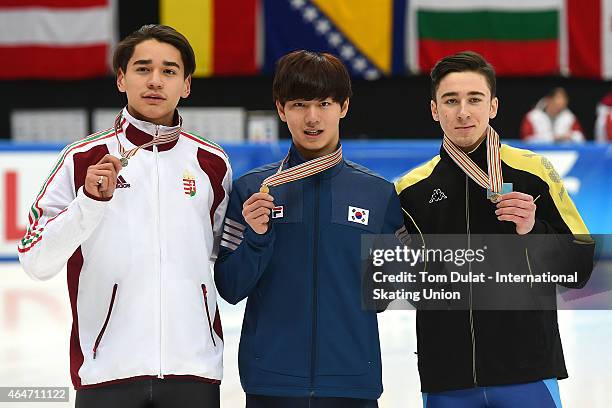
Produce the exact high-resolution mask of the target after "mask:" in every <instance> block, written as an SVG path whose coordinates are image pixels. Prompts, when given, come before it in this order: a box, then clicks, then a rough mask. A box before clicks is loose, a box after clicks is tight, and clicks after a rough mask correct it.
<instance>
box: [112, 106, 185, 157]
mask: <svg viewBox="0 0 612 408" xmlns="http://www.w3.org/2000/svg"><path fill="white" fill-rule="evenodd" d="M122 112H123V111H122ZM122 118H123V115H122V114H121V112H119V114H118V115H117V116H116V117H115V137H116V138H117V143H118V144H119V154H120V155H121V159H119V161H120V162H121V165H122V166H123V167H126V166H127V165H128V160H129V159H131V158H132V157H134V156H135V155H136V153H138V151H139V150H140V149H146V148H147V147H150V146H155V145H161V144H164V143H169V142H174V141H175V140H177V139H178V138H179V136H180V135H181V132H182V131H183V118H181V117H180V115H179V127H178V129H177V130H175V131H172V132H170V133H167V134H165V135H161V136H158V135H155V136H154V137H153V139H151V140H150V141H148V142H147V143H145V144H142V145H140V146H136V147H134V148H132V149H130V150H126V149H125V147H123V145H122V144H121V142H120V141H119V129H121V119H122Z"/></svg>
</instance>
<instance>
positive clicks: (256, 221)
mask: <svg viewBox="0 0 612 408" xmlns="http://www.w3.org/2000/svg"><path fill="white" fill-rule="evenodd" d="M288 159H289V154H287V156H285V158H284V159H283V161H282V162H281V165H280V166H279V167H278V170H277V171H276V173H274V174H273V175H271V176H270V177H267V178H266V179H265V180H264V181H263V182H262V183H261V187H260V188H259V192H258V193H255V194H253V195H252V196H251V197H249V198H248V200H246V201H245V202H244V204H243V206H242V216H243V217H244V220H245V221H246V222H247V223H248V224H249V225H250V226H251V228H252V229H253V231H255V232H257V233H258V234H265V233H266V232H267V231H268V224H269V222H270V212H271V211H272V208H274V198H273V197H272V196H271V195H270V187H274V186H280V185H281V184H285V183H290V182H292V181H296V180H300V179H303V178H306V177H309V176H312V175H314V174H317V173H320V172H322V171H325V170H327V169H329V168H331V167H333V166H335V165H336V164H338V163H340V162H341V161H342V147H339V148H338V150H336V151H334V152H332V153H330V154H327V155H325V156H321V157H317V158H316V159H312V160H309V161H307V162H304V163H302V164H299V165H297V166H294V167H291V168H288V169H285V170H283V167H284V166H285V163H287V161H288Z"/></svg>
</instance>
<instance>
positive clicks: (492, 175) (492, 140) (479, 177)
mask: <svg viewBox="0 0 612 408" xmlns="http://www.w3.org/2000/svg"><path fill="white" fill-rule="evenodd" d="M442 146H443V147H444V150H446V153H448V155H449V156H450V157H451V158H452V159H453V161H454V162H455V164H456V165H457V166H459V168H460V169H461V170H463V172H464V173H465V174H467V175H468V176H469V177H470V178H471V179H472V180H474V182H475V183H476V184H478V185H480V186H481V187H483V188H485V189H487V190H488V191H491V194H490V195H489V200H491V201H492V202H494V203H497V202H499V200H500V199H501V194H502V188H503V184H504V179H503V176H502V168H501V156H500V154H499V135H498V134H497V132H496V131H495V130H493V128H492V127H491V126H489V127H488V128H487V170H488V174H487V173H485V172H484V171H482V169H481V168H480V167H478V165H477V164H476V163H474V161H473V160H472V159H471V158H470V156H468V155H467V154H466V153H465V152H464V151H463V150H461V149H460V148H458V147H457V146H455V144H454V143H453V142H452V141H451V140H450V139H449V137H448V136H446V134H445V135H444V139H443V141H442Z"/></svg>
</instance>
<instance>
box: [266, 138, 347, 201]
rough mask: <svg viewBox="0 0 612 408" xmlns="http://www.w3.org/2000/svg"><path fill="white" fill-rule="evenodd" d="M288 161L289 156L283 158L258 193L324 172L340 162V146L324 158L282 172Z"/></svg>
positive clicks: (267, 191)
mask: <svg viewBox="0 0 612 408" xmlns="http://www.w3.org/2000/svg"><path fill="white" fill-rule="evenodd" d="M288 159H289V154H287V156H285V158H284V159H283V161H282V163H281V165H280V167H279V168H278V170H276V173H275V174H273V175H271V176H270V177H268V178H266V179H265V180H264V181H263V182H262V183H261V187H260V188H259V192H260V193H266V194H268V193H270V187H274V186H280V185H281V184H285V183H290V182H292V181H296V180H299V179H303V178H306V177H309V176H312V175H314V174H317V173H320V172H322V171H325V170H327V169H329V168H331V167H334V166H335V165H336V164H338V163H340V162H341V161H342V146H340V147H339V148H338V150H336V151H335V152H333V153H330V154H327V155H325V156H321V157H317V158H316V159H312V160H309V161H307V162H304V163H302V164H299V165H297V166H294V167H291V168H288V169H285V170H283V166H284V165H285V163H286V162H287V160H288Z"/></svg>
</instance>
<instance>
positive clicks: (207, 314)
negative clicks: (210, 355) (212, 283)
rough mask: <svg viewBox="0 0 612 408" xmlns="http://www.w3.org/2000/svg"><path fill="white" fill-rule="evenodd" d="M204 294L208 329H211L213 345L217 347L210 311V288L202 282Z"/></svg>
mask: <svg viewBox="0 0 612 408" xmlns="http://www.w3.org/2000/svg"><path fill="white" fill-rule="evenodd" d="M202 295H203V296H204V310H206V319H207V320H208V330H209V331H210V339H211V340H212V343H213V346H215V347H217V342H216V341H215V336H214V335H213V325H212V321H211V320H210V312H209V311H208V290H207V289H206V285H205V284H202Z"/></svg>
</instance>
